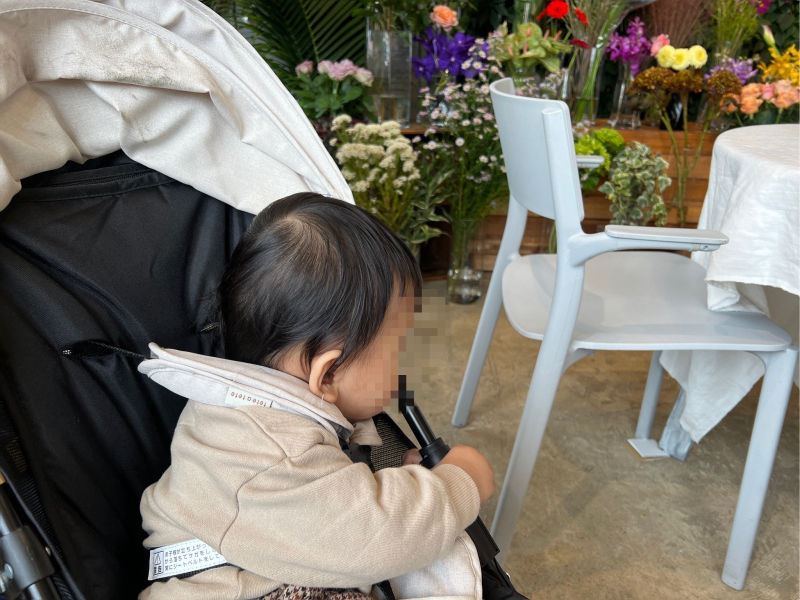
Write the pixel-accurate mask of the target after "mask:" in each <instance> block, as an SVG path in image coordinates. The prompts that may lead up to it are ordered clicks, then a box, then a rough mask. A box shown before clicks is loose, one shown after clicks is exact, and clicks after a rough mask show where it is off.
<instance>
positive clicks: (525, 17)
mask: <svg viewBox="0 0 800 600" xmlns="http://www.w3.org/2000/svg"><path fill="white" fill-rule="evenodd" d="M545 4H546V0H514V30H515V31H516V28H517V27H518V26H519V25H521V24H522V23H533V22H535V21H536V17H537V16H538V15H539V13H541V12H542V10H543V9H544V7H545Z"/></svg>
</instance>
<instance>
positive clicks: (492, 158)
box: [489, 155, 497, 162]
mask: <svg viewBox="0 0 800 600" xmlns="http://www.w3.org/2000/svg"><path fill="white" fill-rule="evenodd" d="M489 160H490V161H492V162H497V157H496V156H495V155H492V156H490V157H489Z"/></svg>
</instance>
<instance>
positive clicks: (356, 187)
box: [350, 181, 369, 194]
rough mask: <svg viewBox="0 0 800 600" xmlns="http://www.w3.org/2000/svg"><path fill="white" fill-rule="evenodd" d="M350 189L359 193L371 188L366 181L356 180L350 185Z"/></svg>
mask: <svg viewBox="0 0 800 600" xmlns="http://www.w3.org/2000/svg"><path fill="white" fill-rule="evenodd" d="M350 189H351V190H353V191H354V192H356V193H357V194H358V193H362V192H366V191H367V190H368V189H369V184H368V183H367V182H366V181H356V182H355V183H354V184H352V185H351V186H350Z"/></svg>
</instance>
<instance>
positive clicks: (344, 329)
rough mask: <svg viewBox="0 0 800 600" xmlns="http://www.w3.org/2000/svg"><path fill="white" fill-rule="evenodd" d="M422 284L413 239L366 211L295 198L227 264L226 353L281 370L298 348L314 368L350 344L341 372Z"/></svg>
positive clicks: (222, 288)
mask: <svg viewBox="0 0 800 600" xmlns="http://www.w3.org/2000/svg"><path fill="white" fill-rule="evenodd" d="M421 284H422V276H421V274H420V271H419V267H418V266H417V263H416V261H415V260H414V257H413V256H412V254H411V252H409V250H408V248H407V247H406V245H405V244H404V243H403V242H402V241H401V240H400V238H398V237H397V236H396V235H395V234H394V233H392V231H391V230H390V229H389V228H388V227H386V225H384V224H383V223H382V222H381V221H380V220H378V219H377V218H376V217H374V216H372V215H371V214H369V213H368V212H367V211H365V210H363V209H361V208H359V207H357V206H355V205H353V204H348V203H347V202H342V201H341V200H336V199H333V198H326V197H324V196H321V195H319V194H313V193H301V194H294V195H292V196H287V197H286V198H282V199H280V200H277V201H276V202H273V203H272V204H270V205H269V206H268V207H267V208H265V209H264V210H263V211H261V212H260V213H259V214H258V215H257V216H256V218H255V219H254V220H253V222H252V224H251V225H250V227H249V229H248V230H247V231H246V232H245V234H244V236H243V237H242V239H241V241H240V242H239V245H238V246H237V247H236V249H235V250H234V252H233V256H232V257H231V259H230V261H229V262H228V264H227V266H226V267H225V272H224V273H223V275H222V281H221V282H220V284H219V288H218V289H217V299H216V300H217V302H216V304H217V308H218V311H219V315H218V318H219V323H220V331H221V334H222V339H223V343H224V346H225V356H226V357H227V358H229V359H231V360H236V361H241V362H247V363H253V364H258V365H263V366H266V367H270V368H276V367H277V366H278V365H279V363H280V361H281V360H282V359H283V357H284V356H285V355H286V354H287V352H288V351H290V350H292V349H294V348H298V349H300V351H301V354H300V357H301V361H302V363H303V365H304V366H305V367H306V368H310V365H311V360H312V359H313V358H314V356H316V355H318V354H320V353H322V352H325V351H326V350H329V349H331V348H336V347H341V348H342V354H341V356H339V358H338V359H337V360H336V361H335V362H334V363H333V365H332V366H331V368H330V369H329V371H328V373H329V374H333V372H334V371H335V370H336V369H338V368H341V367H343V366H345V365H347V364H349V363H351V362H353V361H354V360H356V359H357V358H358V357H359V356H360V355H361V354H362V353H363V352H364V351H365V350H366V349H367V348H368V347H369V346H370V344H371V343H372V341H373V340H374V339H375V337H376V336H377V334H378V332H379V331H380V328H381V325H382V324H383V321H384V318H385V316H386V312H387V310H388V308H389V305H390V304H391V302H392V299H393V298H394V297H396V296H398V295H399V296H411V295H415V294H416V293H417V292H418V290H419V289H420V286H421Z"/></svg>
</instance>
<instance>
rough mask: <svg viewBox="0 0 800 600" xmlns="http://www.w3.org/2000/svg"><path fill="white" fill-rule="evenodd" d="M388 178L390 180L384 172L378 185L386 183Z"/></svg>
mask: <svg viewBox="0 0 800 600" xmlns="http://www.w3.org/2000/svg"><path fill="white" fill-rule="evenodd" d="M388 178H389V174H388V173H386V172H384V174H383V175H381V178H380V179H378V183H385V182H386V180H387V179H388Z"/></svg>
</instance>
